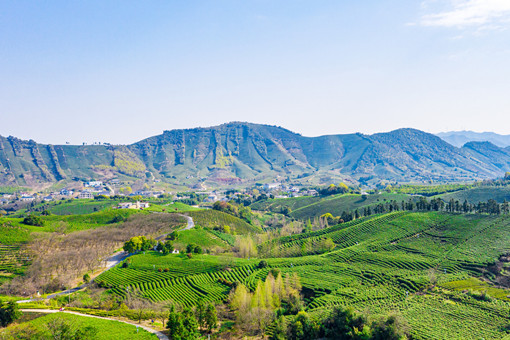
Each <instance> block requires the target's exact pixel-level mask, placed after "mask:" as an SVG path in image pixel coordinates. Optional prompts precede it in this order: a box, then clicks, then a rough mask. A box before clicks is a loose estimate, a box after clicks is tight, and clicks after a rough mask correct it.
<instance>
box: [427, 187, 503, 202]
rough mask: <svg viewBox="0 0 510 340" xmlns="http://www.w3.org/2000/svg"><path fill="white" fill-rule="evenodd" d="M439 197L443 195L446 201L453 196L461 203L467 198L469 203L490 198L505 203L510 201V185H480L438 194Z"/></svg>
mask: <svg viewBox="0 0 510 340" xmlns="http://www.w3.org/2000/svg"><path fill="white" fill-rule="evenodd" d="M437 197H441V198H442V199H443V200H445V201H446V202H448V201H449V200H451V199H452V198H453V199H454V200H458V201H459V202H461V203H462V202H464V200H467V201H468V202H469V203H472V204H477V203H478V202H487V200H489V199H494V200H496V201H497V202H499V203H503V201H504V200H507V201H510V187H479V188H473V189H468V190H462V191H457V192H452V193H448V194H443V195H438V196H437Z"/></svg>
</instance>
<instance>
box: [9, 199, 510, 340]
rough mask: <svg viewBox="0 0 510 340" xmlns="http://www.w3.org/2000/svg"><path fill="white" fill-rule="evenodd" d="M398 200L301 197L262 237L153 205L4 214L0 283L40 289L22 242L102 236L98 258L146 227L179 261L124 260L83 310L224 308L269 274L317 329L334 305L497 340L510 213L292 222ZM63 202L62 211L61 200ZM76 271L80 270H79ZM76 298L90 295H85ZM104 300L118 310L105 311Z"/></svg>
mask: <svg viewBox="0 0 510 340" xmlns="http://www.w3.org/2000/svg"><path fill="white" fill-rule="evenodd" d="M456 193H457V192H456ZM397 196H398V198H397ZM400 196H401V195H400V194H399V195H393V194H375V195H368V197H362V196H361V195H349V194H348V195H337V196H332V197H330V198H327V199H319V200H317V198H313V200H310V199H308V198H305V199H303V200H301V201H302V202H301V203H303V204H305V203H306V205H302V206H301V207H299V204H301V203H299V204H297V203H295V202H294V200H292V202H294V203H292V204H293V207H294V208H295V210H293V211H292V212H291V215H292V214H294V213H299V214H303V215H302V216H301V215H300V218H299V219H293V218H292V217H289V216H286V217H282V215H278V216H279V217H278V218H279V219H280V218H281V223H283V224H289V223H290V224H291V225H294V224H293V223H297V224H295V228H296V229H289V230H293V231H291V232H288V231H287V232H282V233H281V234H280V231H278V228H279V227H273V228H267V229H264V230H263V229H261V228H259V227H258V226H255V225H252V224H249V223H247V222H246V221H245V220H243V219H240V218H238V217H235V216H233V215H230V214H227V213H224V212H220V211H217V210H213V209H205V210H201V209H196V208H192V207H189V206H186V205H184V204H182V203H174V204H161V205H153V208H152V209H148V211H136V210H127V209H126V210H117V209H110V208H109V207H105V208H104V209H102V210H100V211H96V212H92V213H80V214H70V215H56V214H50V215H47V216H40V217H41V219H42V221H43V222H44V224H43V226H40V227H39V226H28V225H25V224H24V223H23V219H22V218H21V217H18V218H16V217H2V218H1V220H0V221H1V223H2V225H3V231H4V232H3V233H2V235H1V236H0V243H1V245H0V259H1V262H0V272H1V273H2V276H1V277H0V281H4V282H9V281H11V280H12V279H13V278H16V277H20V278H23V277H25V276H26V277H28V278H30V277H31V276H30V275H32V281H30V282H32V283H31V284H32V285H35V284H37V282H38V281H37V278H40V277H41V275H40V274H38V273H39V272H33V273H30V275H28V274H26V273H28V272H29V271H27V269H29V268H32V267H33V265H32V257H31V255H30V254H28V253H27V250H26V248H25V245H27V244H32V246H31V249H38V248H37V247H36V248H34V245H33V244H34V240H35V241H36V240H39V243H40V244H41V245H42V244H43V243H44V242H46V243H47V244H48V245H51V244H52V242H54V239H47V238H45V235H47V236H49V235H53V237H55V235H60V236H58V237H57V238H55V240H58V239H59V238H61V239H62V240H66V239H67V238H70V240H74V241H72V242H71V241H69V242H68V241H66V243H69V244H68V246H70V247H71V248H75V247H76V245H78V244H79V245H80V247H87V242H91V241H90V240H92V239H95V240H96V241H95V244H96V246H97V247H99V244H100V243H99V240H103V241H101V242H104V244H103V246H101V247H103V248H104V249H103V250H102V251H103V252H104V253H102V254H106V253H107V252H111V251H113V250H114V249H118V247H119V246H120V245H121V244H122V242H123V240H125V239H126V238H129V237H132V236H135V235H138V234H139V233H142V230H143V234H144V235H148V236H153V237H154V236H157V235H166V234H168V233H170V232H172V231H176V233H175V234H172V235H171V237H172V238H171V240H170V241H171V242H172V244H173V247H175V248H176V249H177V250H180V253H179V254H168V255H164V254H163V253H161V252H157V251H153V250H145V251H143V252H138V253H135V254H133V255H131V256H130V257H128V258H127V259H125V260H123V261H122V262H121V263H120V264H119V265H117V266H115V267H114V268H112V269H110V270H107V271H104V272H102V273H101V274H99V276H97V277H96V278H95V283H96V284H97V286H98V288H94V289H100V290H101V289H102V291H103V293H101V294H102V295H101V296H102V298H101V299H102V300H101V301H103V300H105V299H106V300H108V301H114V302H110V305H108V306H110V307H107V308H108V310H103V309H99V310H97V308H106V307H97V305H98V304H99V305H101V304H102V303H103V302H95V303H93V304H90V302H87V303H86V304H85V305H81V307H82V308H88V309H86V310H88V311H90V312H92V313H93V314H101V313H110V314H109V315H119V313H120V309H119V308H120V305H121V304H122V303H127V304H128V305H129V301H131V300H132V299H133V297H136V298H139V299H142V300H143V301H146V302H147V303H149V304H151V306H154V307H153V308H160V306H162V305H164V306H168V304H175V305H177V306H179V308H188V307H189V308H195V307H196V306H197V305H198V304H199V303H213V304H216V305H220V306H221V305H225V304H226V303H228V301H229V296H230V294H231V292H232V289H233V287H236V286H238V285H239V284H242V285H244V286H245V287H247V289H248V290H249V291H250V292H255V291H256V290H257V289H258V287H259V286H260V282H264V280H266V278H267V277H268V275H269V274H270V273H272V274H271V275H276V273H279V274H281V275H282V277H283V278H285V280H287V279H288V278H290V277H291V276H292V275H294V274H297V275H298V277H299V278H300V283H301V285H302V297H303V302H304V305H303V308H304V310H305V311H306V313H308V315H309V317H310V318H311V319H312V320H318V322H320V320H323V319H324V318H325V317H328V315H330V313H331V311H332V310H333V309H334V308H337V307H349V308H353V309H354V310H356V311H359V312H363V313H368V315H369V317H370V318H371V319H377V318H378V317H379V316H380V315H388V314H391V313H398V315H399V316H400V317H402V318H403V320H405V322H406V323H407V324H408V325H409V334H410V336H412V337H413V339H430V338H434V339H462V338H472V337H474V338H482V337H483V338H485V339H499V338H501V337H503V336H505V335H506V329H507V326H508V318H507V316H508V315H509V314H510V298H508V296H510V291H509V290H508V286H507V285H505V282H510V274H509V271H508V270H507V268H508V266H507V262H505V261H506V260H504V259H505V258H506V257H505V256H506V254H507V253H510V243H509V242H508V240H510V216H509V215H506V214H502V215H497V214H494V215H488V214H477V213H467V214H459V213H447V212H444V211H416V210H406V211H398V210H397V211H393V212H390V213H376V214H372V215H369V216H364V217H359V218H356V219H353V220H351V221H349V222H343V223H340V224H336V225H331V226H328V225H327V224H324V225H320V226H319V225H314V226H313V227H310V228H307V229H305V228H303V226H304V224H303V222H300V221H299V220H305V221H306V220H308V219H313V218H314V217H315V216H317V214H319V213H323V212H325V211H335V210H333V209H332V208H333V207H335V206H336V209H338V210H339V209H352V208H354V209H356V208H358V207H361V206H363V204H365V206H367V205H368V206H370V205H375V204H380V203H382V202H388V200H390V199H391V200H397V199H400V198H403V199H405V200H406V201H408V200H409V198H410V197H409V196H407V197H400ZM275 201H277V200H275ZM296 201H298V202H299V201H300V200H296ZM268 202H269V201H268ZM310 202H311V203H310ZM73 203H74V202H73ZM338 204H341V208H340V206H339V205H338ZM62 205H63V207H65V203H64V204H62ZM273 208H274V207H273V206H267V209H268V210H265V212H264V213H265V214H267V216H269V218H271V216H275V217H276V215H272V214H275V213H273V212H271V211H270V210H271V209H273ZM73 209H74V208H73ZM275 209H276V211H278V209H279V208H275ZM170 212H175V213H176V214H172V213H170ZM180 214H186V215H188V216H191V217H192V218H193V220H194V222H195V227H194V228H191V229H188V230H183V228H182V227H183V226H184V225H185V221H184V219H183V218H182V216H180ZM300 223H301V224H300ZM225 226H229V228H225ZM300 226H302V227H300ZM275 228H276V229H275ZM282 229H284V228H283V227H282ZM84 233H85V234H87V235H88V234H90V235H89V237H87V235H85V234H84ZM169 237H170V236H169ZM250 239H252V240H256V241H255V242H254V243H253V248H254V249H253V250H250V252H249V253H246V254H247V255H243V253H242V252H241V247H242V246H241V245H242V244H243V242H245V244H247V243H246V240H250ZM79 240H86V241H85V242H82V241H79ZM106 240H108V241H106ZM74 242H78V243H74ZM36 244H38V243H37V242H36ZM189 244H195V245H199V246H200V247H201V249H202V252H203V253H201V254H200V253H193V254H186V252H185V249H186V247H187V245H189ZM114 246H115V247H117V248H114ZM80 249H85V248H80ZM108 249H109V250H108ZM65 251H66V252H67V251H68V250H65ZM84 254H85V253H84ZM89 255H90V254H89ZM101 256H103V255H101ZM502 256H503V257H502ZM60 257H61V255H60V253H59V252H56V253H54V254H53V257H48V260H47V261H46V262H44V261H42V260H43V259H44V258H43V257H40V258H36V260H37V261H35V262H34V263H38V264H39V267H38V268H46V271H48V270H51V271H52V272H54V273H57V272H59V271H60V270H61V269H59V267H58V266H57V265H56V263H59V261H58V260H57V259H58V258H60ZM73 258H74V257H73ZM502 258H503V260H502ZM68 259H69V258H68ZM85 259H87V261H89V262H90V263H91V264H90V265H88V266H89V267H90V268H91V267H93V263H94V261H95V259H94V256H92V257H91V256H88V255H87V257H85V256H84V257H83V259H82V262H83V260H85ZM96 260H97V259H96ZM96 262H97V261H96ZM262 263H264V264H263V265H262ZM66 265H67V266H68V267H69V270H70V271H68V272H67V273H68V274H66V275H68V276H67V277H69V278H70V277H75V276H76V274H75V273H74V272H73V271H72V270H71V268H77V266H78V265H81V264H78V262H76V263H75V262H72V261H71V262H69V263H67V264H66ZM62 268H63V267H62ZM81 268H84V269H81V270H82V271H81V272H80V273H83V272H84V271H85V270H86V269H85V267H81ZM494 268H497V270H496V269H494ZM59 277H61V278H64V277H65V276H64V275H60V276H59ZM25 287H28V286H24V285H22V286H21V289H25ZM44 287H47V286H44ZM80 294H85V296H88V295H87V294H88V293H87V290H85V291H84V292H82V293H80ZM90 294H92V293H90ZM90 299H92V297H87V298H86V299H85V300H84V301H89V300H90ZM71 300H72V298H69V301H71ZM65 301H66V299H63V300H62V301H61V302H60V303H67V302H65ZM69 301H68V302H69ZM112 303H113V304H116V306H117V307H111V304H112ZM130 306H131V305H130ZM112 308H113V310H112ZM115 308H117V309H115ZM423 311H425V312H423ZM423 313H425V315H423ZM135 314H136V313H135V311H131V312H130V315H135ZM147 315H149V314H147ZM285 319H286V320H287V322H293V320H294V316H293V315H285ZM467 320H469V323H468V322H467ZM489 321H490V322H489ZM275 329H276V325H275V323H274V322H273V323H272V324H270V325H268V326H267V328H265V329H264V332H266V334H268V335H271V334H272V332H273V331H275Z"/></svg>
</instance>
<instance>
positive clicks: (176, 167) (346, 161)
mask: <svg viewBox="0 0 510 340" xmlns="http://www.w3.org/2000/svg"><path fill="white" fill-rule="evenodd" d="M509 170H510V152H509V151H508V149H504V148H500V147H499V146H496V145H494V144H491V143H489V144H484V143H481V144H480V143H476V142H475V143H468V144H466V145H464V146H463V147H461V148H458V147H455V146H453V145H451V144H449V143H447V142H446V141H444V140H443V139H441V138H440V137H438V136H436V135H433V134H430V133H427V132H423V131H420V130H417V129H411V128H402V129H397V130H394V131H390V132H384V133H376V134H372V135H365V134H361V133H351V134H337V135H324V136H318V137H305V136H302V135H300V134H298V133H295V132H292V131H290V130H288V129H285V128H282V127H279V126H272V125H264V124H255V123H245V122H230V123H225V124H221V125H218V126H211V127H200V128H190V129H174V130H165V131H164V132H163V133H162V134H160V135H156V136H151V137H148V138H145V139H143V140H140V141H138V142H135V143H133V144H129V145H78V146H77V145H51V144H38V143H36V142H35V141H33V140H29V141H26V140H21V139H18V138H16V137H12V136H9V137H2V136H0V185H19V186H30V187H35V186H38V185H44V184H51V183H55V182H58V181H84V180H88V179H102V178H112V177H115V176H118V175H124V176H129V177H131V178H133V179H138V180H140V181H145V180H146V179H147V178H153V179H159V180H161V181H163V182H167V183H170V184H182V185H184V186H187V187H193V186H197V185H200V184H201V183H204V182H205V183H207V184H209V185H210V186H226V185H230V184H239V183H246V184H249V183H254V182H265V181H273V180H278V181H280V180H291V181H297V182H302V183H303V184H328V183H332V182H336V181H338V180H344V181H346V182H351V183H363V184H370V183H376V182H378V181H381V180H388V181H398V182H423V181H468V180H475V179H483V178H493V177H498V176H501V173H504V172H505V171H509Z"/></svg>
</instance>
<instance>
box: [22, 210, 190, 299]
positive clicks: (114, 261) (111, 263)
mask: <svg viewBox="0 0 510 340" xmlns="http://www.w3.org/2000/svg"><path fill="white" fill-rule="evenodd" d="M179 216H182V217H184V218H185V219H186V220H187V221H188V223H187V225H186V227H184V228H183V229H181V231H183V230H189V229H191V228H193V227H195V222H193V219H192V218H191V217H190V216H186V215H182V214H179ZM167 235H168V234H164V235H161V236H158V237H156V240H162V239H164V238H165V237H166V236H167ZM131 255H132V254H129V253H128V252H125V251H118V252H116V253H114V254H112V255H110V257H108V259H107V260H106V267H105V270H103V271H102V272H101V273H100V274H102V273H104V272H105V271H107V270H109V269H111V268H113V267H115V266H116V265H118V264H119V263H121V262H122V261H124V260H125V259H126V258H128V257H129V256H131ZM90 282H94V279H92V280H90ZM89 284H90V283H84V284H82V285H80V286H78V287H74V288H71V289H67V290H64V291H62V292H60V293H55V294H51V295H48V296H47V297H46V298H44V299H53V298H56V297H57V296H61V295H67V294H72V293H74V292H77V291H79V290H81V289H83V288H85V287H87V286H88V285H89ZM44 299H43V298H39V299H29V300H19V301H17V302H18V303H27V302H33V301H37V300H44Z"/></svg>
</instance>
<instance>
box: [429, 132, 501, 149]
mask: <svg viewBox="0 0 510 340" xmlns="http://www.w3.org/2000/svg"><path fill="white" fill-rule="evenodd" d="M436 135H437V136H438V137H440V138H441V139H443V140H445V141H447V142H448V143H450V144H451V145H453V146H456V147H459V148H460V147H461V146H463V145H464V144H466V143H468V142H491V143H492V144H494V145H497V146H499V147H502V148H507V147H509V146H510V135H498V134H497V133H494V132H473V131H450V132H440V133H438V134H436Z"/></svg>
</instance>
